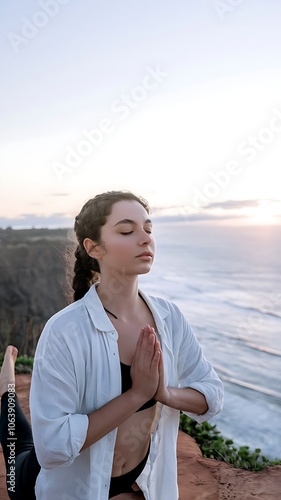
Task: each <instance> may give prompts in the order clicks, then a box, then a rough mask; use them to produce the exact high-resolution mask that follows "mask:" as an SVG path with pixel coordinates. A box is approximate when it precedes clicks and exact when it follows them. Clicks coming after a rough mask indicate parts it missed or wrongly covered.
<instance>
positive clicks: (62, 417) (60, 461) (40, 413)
mask: <svg viewBox="0 0 281 500" xmlns="http://www.w3.org/2000/svg"><path fill="white" fill-rule="evenodd" d="M44 333H45V334H46V335H43V334H44ZM48 333H50V332H43V333H42V334H41V336H42V339H41V337H40V339H39V343H38V346H37V350H36V354H35V359H34V366H33V373H32V380H31V388H30V415H31V423H32V432H33V438H34V445H35V451H36V455H37V458H38V462H39V464H40V465H41V467H43V468H45V469H52V468H54V467H57V466H59V465H70V464H71V463H72V462H73V461H74V460H75V458H76V457H77V456H78V455H79V453H80V449H81V447H82V446H83V444H84V442H85V439H86V434H87V430H88V423H89V422H88V416H87V415H86V414H82V413H79V411H78V410H79V407H80V404H79V394H78V390H77V385H78V384H77V380H76V370H75V365H74V361H73V356H72V353H71V348H70V347H71V346H70V345H67V342H65V341H64V340H63V339H62V338H61V337H60V336H59V335H51V334H50V335H48ZM46 337H47V339H46ZM81 363H82V364H83V362H82V360H81Z"/></svg>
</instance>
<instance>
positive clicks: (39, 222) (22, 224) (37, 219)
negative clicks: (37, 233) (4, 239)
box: [0, 213, 73, 229]
mask: <svg viewBox="0 0 281 500" xmlns="http://www.w3.org/2000/svg"><path fill="white" fill-rule="evenodd" d="M72 226H73V218H72V217H68V216H67V215H65V214H63V213H54V214H51V215H36V214H32V213H30V214H20V215H19V216H18V217H15V218H8V217H1V216H0V227H3V228H6V227H12V228H14V229H18V228H32V227H35V228H41V227H46V228H47V227H48V228H58V227H60V228H64V227H72Z"/></svg>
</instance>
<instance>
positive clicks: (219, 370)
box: [215, 366, 281, 403]
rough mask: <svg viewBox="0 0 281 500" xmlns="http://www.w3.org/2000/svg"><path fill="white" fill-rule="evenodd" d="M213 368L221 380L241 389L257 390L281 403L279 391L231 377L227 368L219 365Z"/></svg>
mask: <svg viewBox="0 0 281 500" xmlns="http://www.w3.org/2000/svg"><path fill="white" fill-rule="evenodd" d="M215 368H216V371H217V373H218V375H219V376H220V378H221V379H222V381H225V382H229V383H230V384H232V385H234V386H238V387H241V388H242V389H246V390H250V391H254V392H257V393H259V394H262V395H263V396H267V397H270V398H274V399H275V400H277V401H278V403H281V393H280V392H278V391H274V390H272V389H268V388H266V387H262V386H259V385H255V384H251V383H249V382H245V381H244V380H239V379H237V378H235V377H233V375H232V374H231V373H230V372H229V371H228V370H226V369H225V368H223V367H221V366H220V367H218V366H216V367H215Z"/></svg>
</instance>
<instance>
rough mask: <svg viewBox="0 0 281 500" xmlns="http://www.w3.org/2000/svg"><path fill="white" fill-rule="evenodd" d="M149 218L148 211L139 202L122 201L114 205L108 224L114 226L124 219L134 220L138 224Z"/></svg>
mask: <svg viewBox="0 0 281 500" xmlns="http://www.w3.org/2000/svg"><path fill="white" fill-rule="evenodd" d="M148 218H149V216H148V213H147V211H146V210H145V208H144V207H143V206H142V205H141V204H140V203H139V202H138V201H135V200H122V201H117V202H116V203H114V205H113V206H112V210H111V214H110V215H109V216H108V217H107V222H108V223H110V224H113V225H114V224H116V223H117V222H119V221H121V220H123V219H132V220H133V221H136V222H138V221H145V220H147V219H148Z"/></svg>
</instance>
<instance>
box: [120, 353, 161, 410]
mask: <svg viewBox="0 0 281 500" xmlns="http://www.w3.org/2000/svg"><path fill="white" fill-rule="evenodd" d="M120 366H121V377H122V394H123V392H126V391H128V390H129V389H131V387H132V378H131V374H130V370H131V367H130V366H129V365H125V364H124V363H121V362H120ZM156 403H157V401H156V400H155V399H153V398H152V399H150V400H149V401H147V402H146V403H145V404H144V405H142V406H141V407H140V408H139V409H138V410H137V411H136V413H137V412H138V411H142V410H146V408H150V407H151V406H154V405H155V404H156Z"/></svg>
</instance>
